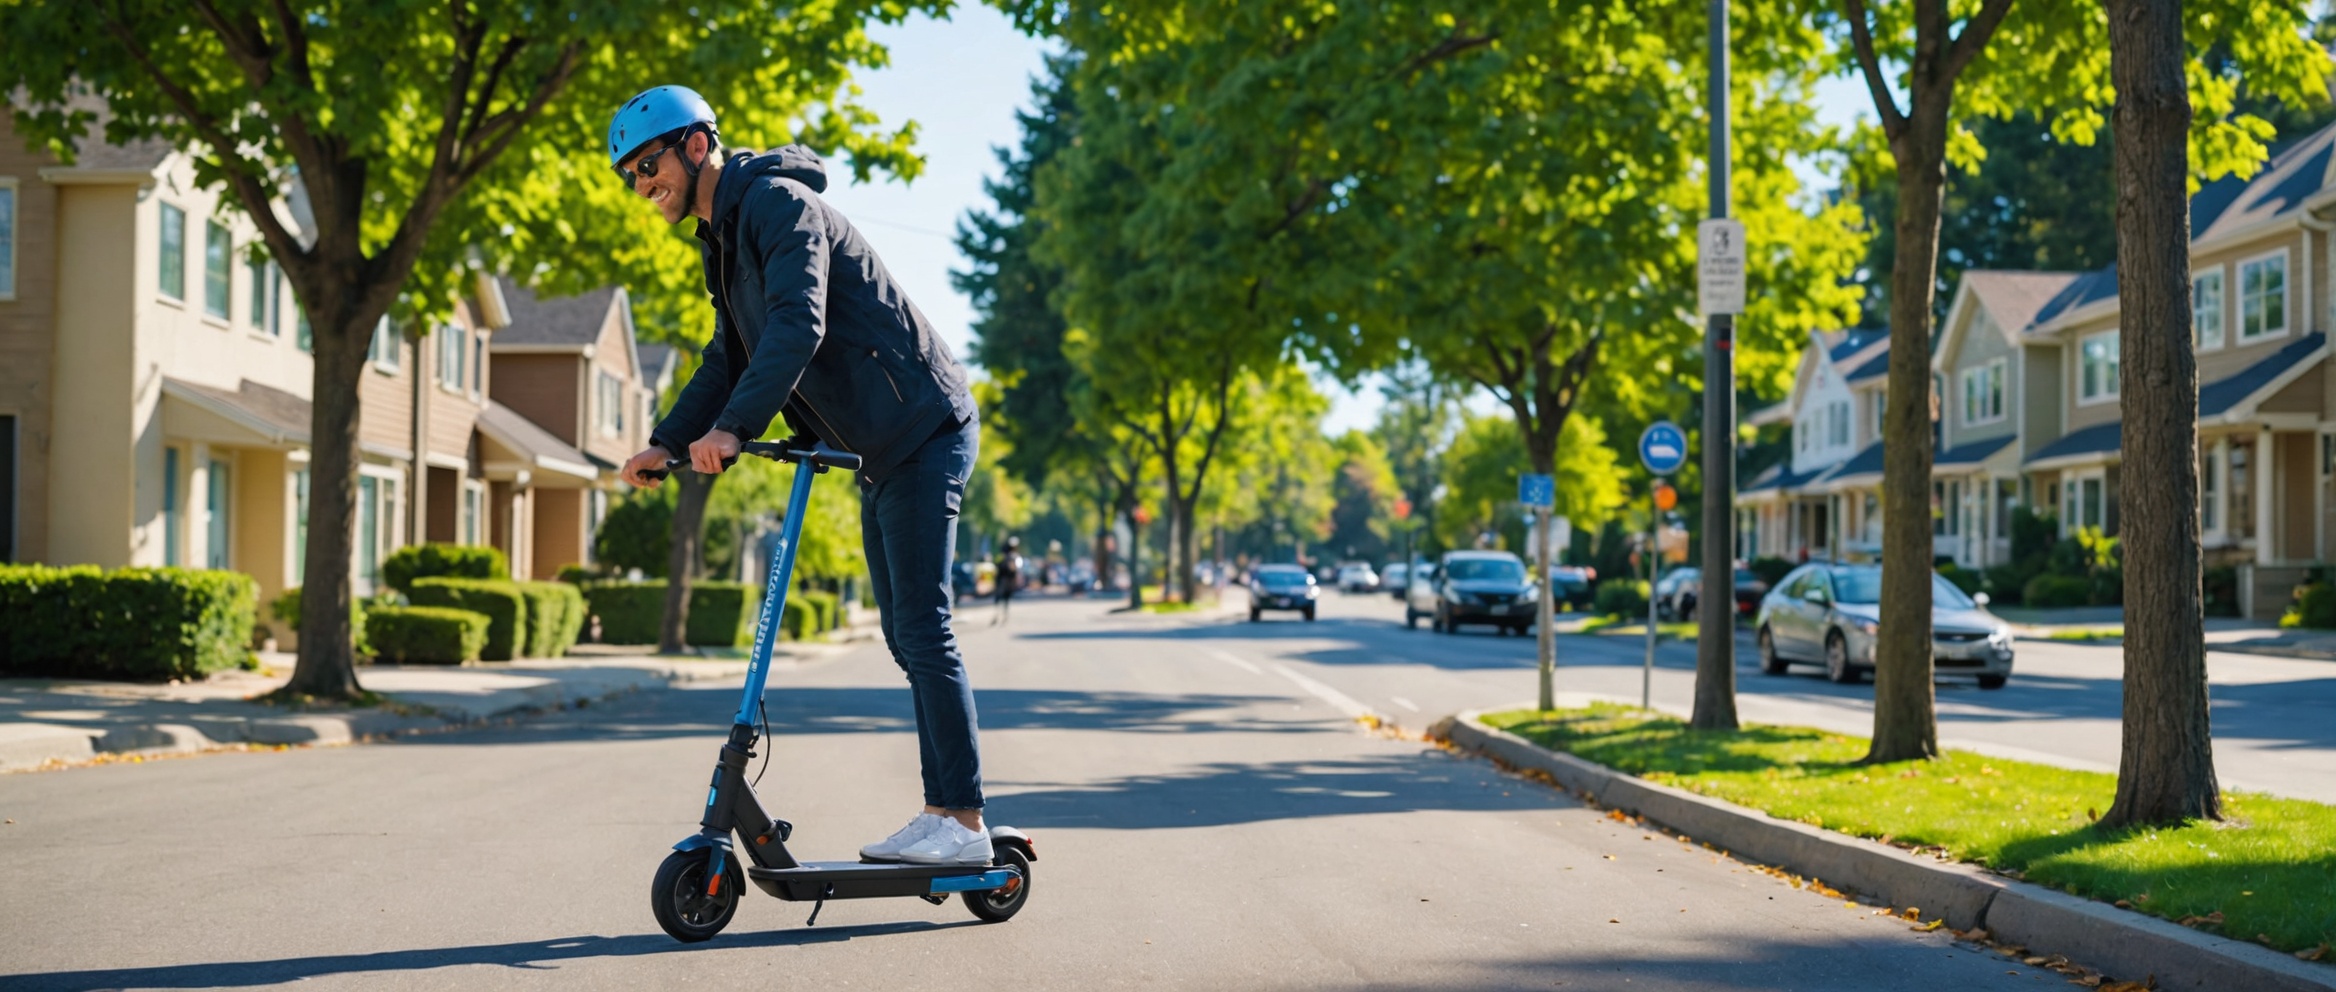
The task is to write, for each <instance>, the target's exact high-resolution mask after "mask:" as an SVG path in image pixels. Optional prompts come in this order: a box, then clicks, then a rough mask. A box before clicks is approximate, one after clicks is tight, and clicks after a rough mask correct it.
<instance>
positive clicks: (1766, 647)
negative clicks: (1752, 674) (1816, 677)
mask: <svg viewBox="0 0 2336 992" xmlns="http://www.w3.org/2000/svg"><path fill="white" fill-rule="evenodd" d="M1792 667H1793V666H1792V662H1789V661H1786V660H1784V656H1783V655H1780V654H1777V653H1776V638H1775V637H1774V636H1771V635H1770V634H1769V633H1768V628H1766V627H1762V628H1760V671H1761V672H1762V673H1763V674H1767V675H1783V674H1784V673H1785V671H1786V670H1787V669H1790V668H1792Z"/></svg>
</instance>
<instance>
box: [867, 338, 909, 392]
mask: <svg viewBox="0 0 2336 992" xmlns="http://www.w3.org/2000/svg"><path fill="white" fill-rule="evenodd" d="M868 357H869V358H874V359H876V371H878V372H882V373H884V384H885V385H887V386H891V387H892V398H893V399H894V400H896V401H898V402H899V403H900V404H901V405H903V406H906V405H907V404H908V397H906V396H902V395H900V383H897V382H894V381H892V370H891V369H888V368H885V367H884V360H883V359H882V358H880V357H878V356H877V354H876V353H875V352H873V351H871V352H869V353H868Z"/></svg>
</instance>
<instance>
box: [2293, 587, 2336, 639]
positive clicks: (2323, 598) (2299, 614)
mask: <svg viewBox="0 0 2336 992" xmlns="http://www.w3.org/2000/svg"><path fill="white" fill-rule="evenodd" d="M2290 612H2291V613H2292V614H2294V615H2295V617H2296V623H2297V624H2298V625H2299V626H2304V627H2311V628H2314V629H2317V630H2330V629H2336V586H2332V585H2329V584H2328V583H2325V582H2312V583H2307V584H2305V585H2300V586H2297V587H2295V605H2294V607H2293V608H2292V609H2291V610H2290ZM2281 626H2286V625H2285V624H2284V623H2283V624H2281Z"/></svg>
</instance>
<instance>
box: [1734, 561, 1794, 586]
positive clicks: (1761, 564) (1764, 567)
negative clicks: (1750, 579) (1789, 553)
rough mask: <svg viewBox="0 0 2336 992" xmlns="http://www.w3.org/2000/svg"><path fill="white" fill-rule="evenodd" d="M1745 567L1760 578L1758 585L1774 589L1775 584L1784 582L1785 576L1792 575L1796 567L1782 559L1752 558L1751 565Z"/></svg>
mask: <svg viewBox="0 0 2336 992" xmlns="http://www.w3.org/2000/svg"><path fill="white" fill-rule="evenodd" d="M1745 567H1747V568H1750V569H1751V570H1752V574H1754V575H1757V576H1759V577H1760V584H1762V585H1765V586H1767V587H1769V588H1771V589H1774V588H1776V584H1777V583H1779V582H1783V581H1784V577H1785V576H1787V575H1790V574H1792V570H1793V569H1794V568H1795V567H1796V566H1794V565H1793V563H1792V562H1790V561H1787V560H1785V559H1783V558H1754V559H1752V564H1750V565H1748V566H1745Z"/></svg>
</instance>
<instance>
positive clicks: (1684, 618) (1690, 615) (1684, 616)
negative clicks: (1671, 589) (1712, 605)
mask: <svg viewBox="0 0 2336 992" xmlns="http://www.w3.org/2000/svg"><path fill="white" fill-rule="evenodd" d="M1672 612H1674V613H1677V614H1679V622H1680V623H1694V622H1695V600H1693V599H1683V600H1680V601H1679V608H1678V609H1676V610H1673V611H1672Z"/></svg>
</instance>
